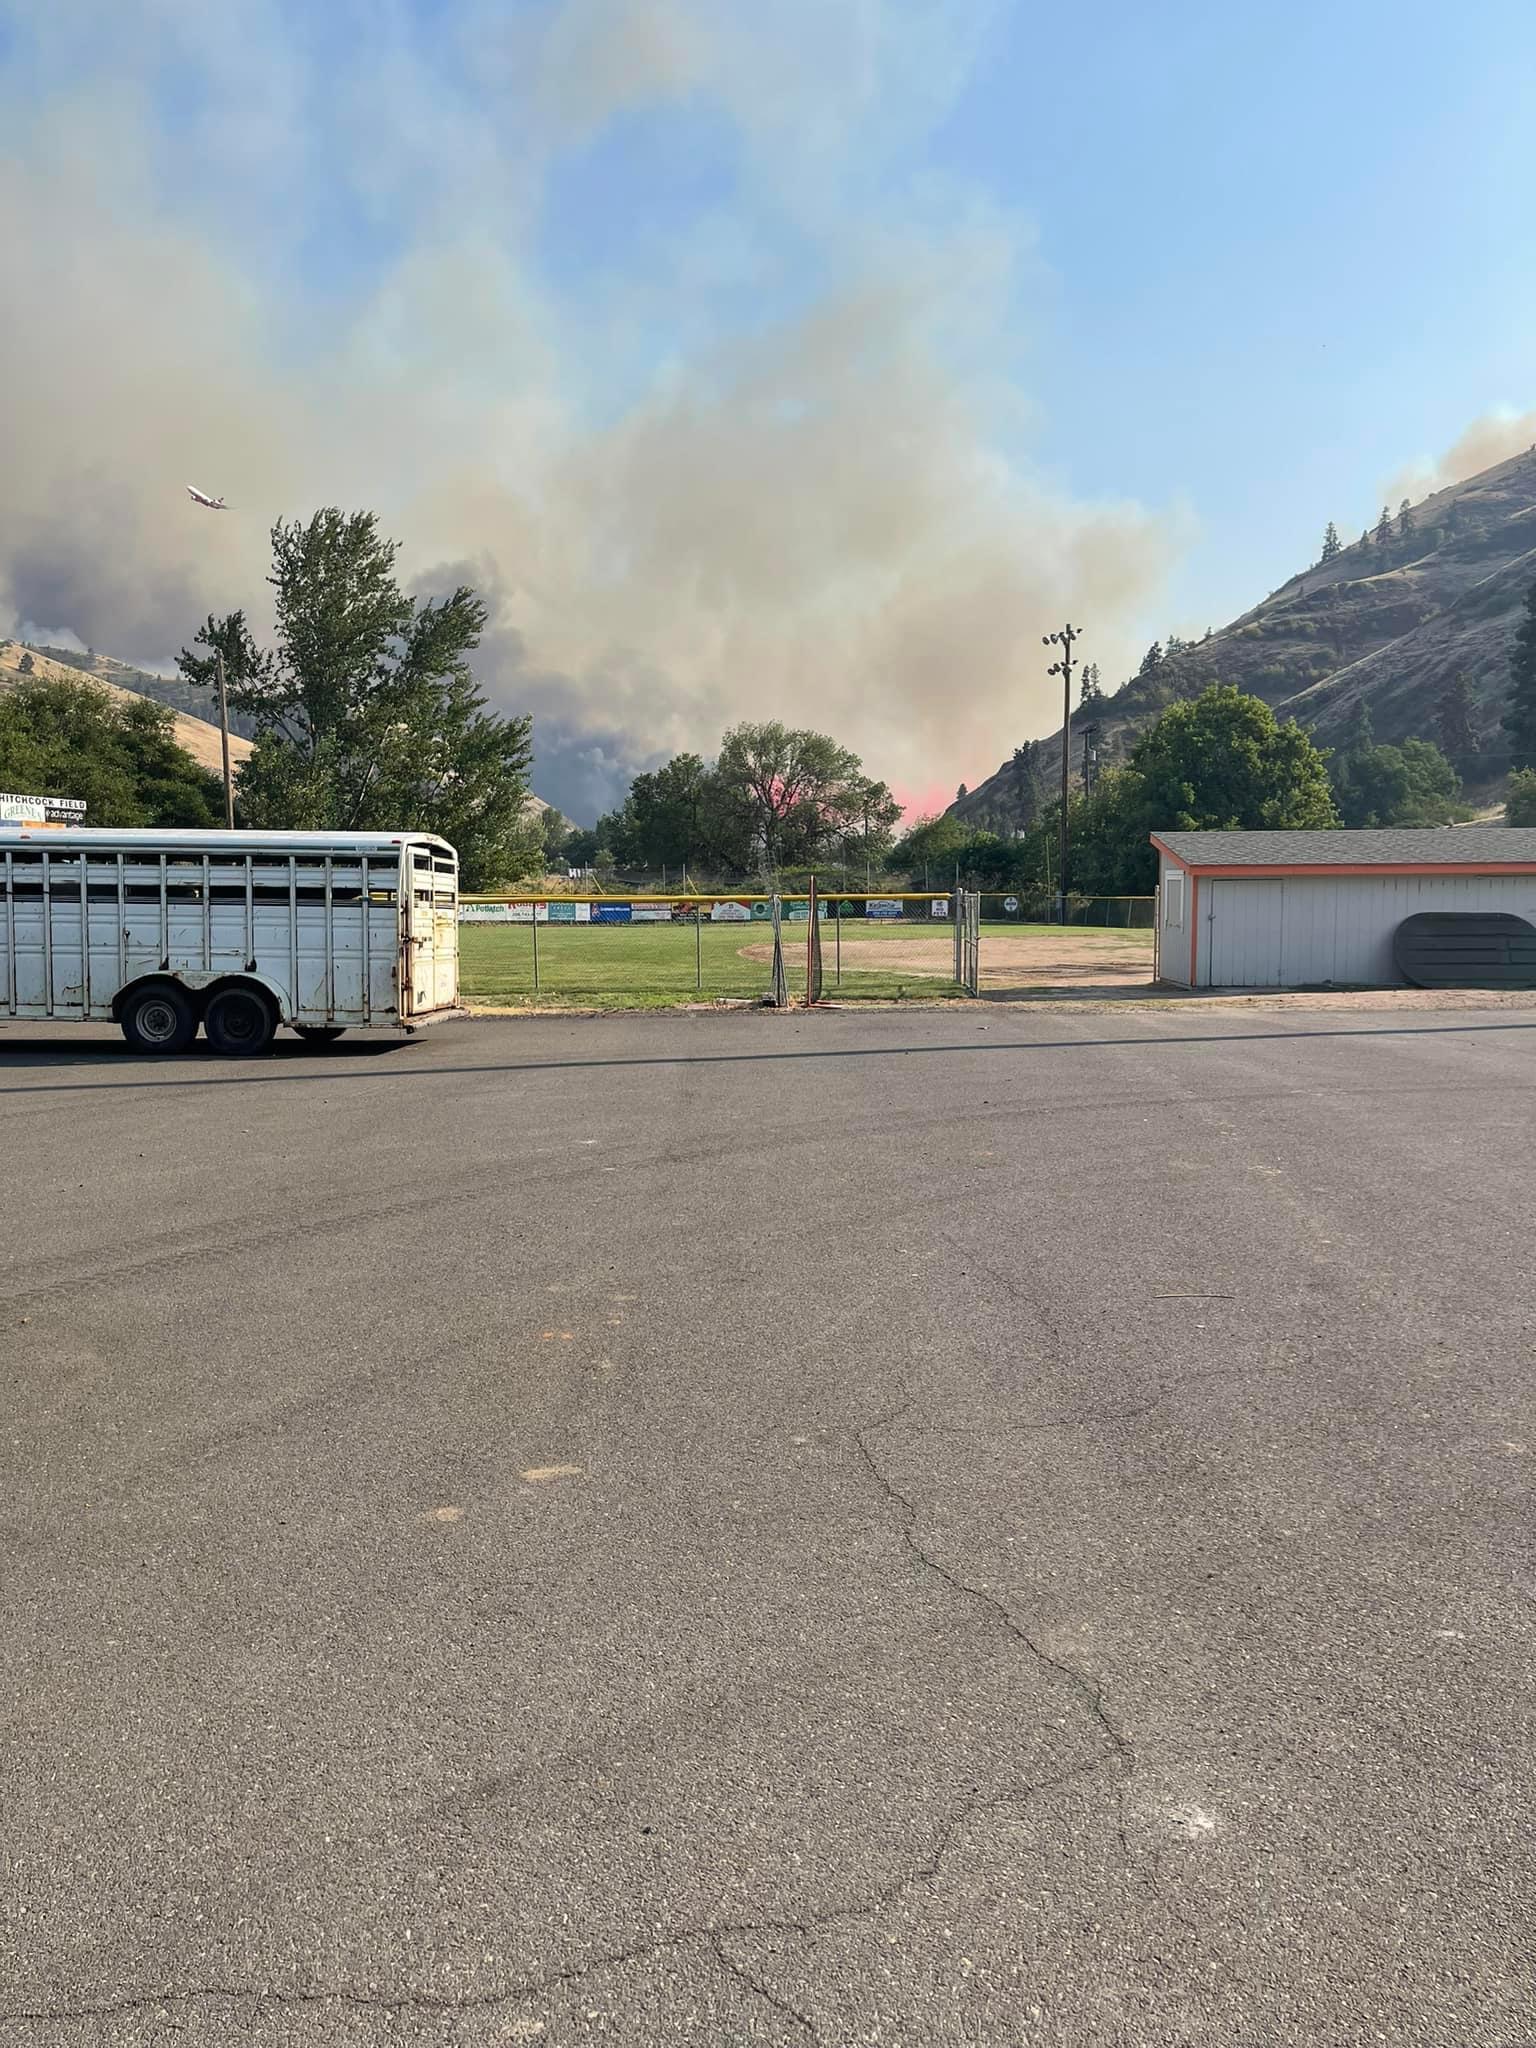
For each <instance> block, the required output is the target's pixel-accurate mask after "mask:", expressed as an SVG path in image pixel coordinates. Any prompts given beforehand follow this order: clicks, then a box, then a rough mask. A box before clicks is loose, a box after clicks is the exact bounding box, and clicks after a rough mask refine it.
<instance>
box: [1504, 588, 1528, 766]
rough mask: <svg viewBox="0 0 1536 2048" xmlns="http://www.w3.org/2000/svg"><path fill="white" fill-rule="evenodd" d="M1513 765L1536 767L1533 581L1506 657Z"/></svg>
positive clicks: (1506, 724)
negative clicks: (1507, 661) (1523, 615)
mask: <svg viewBox="0 0 1536 2048" xmlns="http://www.w3.org/2000/svg"><path fill="white" fill-rule="evenodd" d="M1503 725H1504V730H1505V732H1507V733H1508V734H1509V752H1510V758H1511V761H1512V763H1513V765H1514V766H1515V767H1516V768H1536V583H1533V584H1532V585H1531V587H1530V589H1529V591H1528V592H1527V593H1526V599H1525V617H1524V619H1523V620H1522V621H1521V624H1520V627H1519V630H1518V631H1517V632H1516V634H1515V644H1514V647H1513V648H1512V650H1511V652H1510V658H1509V709H1508V710H1507V711H1506V712H1505V713H1504V719H1503Z"/></svg>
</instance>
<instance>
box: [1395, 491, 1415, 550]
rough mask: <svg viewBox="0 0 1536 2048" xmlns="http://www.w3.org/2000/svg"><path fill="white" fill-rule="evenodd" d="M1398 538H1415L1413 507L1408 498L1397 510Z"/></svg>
mask: <svg viewBox="0 0 1536 2048" xmlns="http://www.w3.org/2000/svg"><path fill="white" fill-rule="evenodd" d="M1397 537H1398V539H1399V540H1411V539H1412V538H1413V507H1412V506H1411V505H1410V504H1409V502H1408V500H1407V499H1406V498H1404V500H1403V502H1402V503H1401V505H1399V506H1398V508H1397Z"/></svg>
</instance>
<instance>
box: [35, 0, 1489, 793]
mask: <svg viewBox="0 0 1536 2048" xmlns="http://www.w3.org/2000/svg"><path fill="white" fill-rule="evenodd" d="M985 12H986V10H985V6H984V4H983V0H862V4H860V5H857V6H849V7H844V8H827V7H826V6H825V5H824V0H780V4H778V5H776V6H775V7H774V8H771V9H746V8H743V9H733V8H720V7H719V6H717V5H712V4H709V0H644V4H642V0H543V4H540V5H537V6H534V7H531V8H525V9H519V10H511V11H510V17H511V23H512V25H511V26H508V25H507V23H508V15H509V11H508V10H505V9H503V8H498V7H495V6H493V5H491V4H490V0H484V4H483V5H482V4H479V0H463V4H461V5H459V6H458V7H456V8H450V9H448V10H447V11H446V13H445V14H444V13H443V11H442V10H439V14H441V15H442V22H441V23H440V24H439V26H438V28H437V30H435V31H434V34H433V37H432V39H431V41H430V44H429V43H428V42H427V41H426V40H425V39H424V37H423V31H422V29H421V28H420V26H419V25H418V26H413V25H412V19H413V16H414V10H401V11H399V12H393V11H390V10H377V9H374V8H368V9H361V8H357V9H354V7H353V6H351V5H349V4H338V5H337V6H336V7H335V8H334V9H329V8H328V9H326V10H323V11H322V14H321V15H317V16H316V20H317V21H319V20H321V19H322V16H323V20H324V22H325V24H326V35H328V36H332V37H334V38H335V41H336V47H335V48H334V49H332V48H331V47H330V46H329V44H328V42H327V41H326V36H325V35H321V34H320V33H319V32H318V31H317V34H316V37H315V38H314V39H308V38H303V39H301V38H297V37H295V36H294V35H293V34H292V30H291V24H292V22H293V20H294V17H293V15H292V12H291V10H288V9H286V8H283V7H281V6H279V4H278V0H238V4H235V0H232V4H231V5H230V6H229V7H227V8H208V7H206V6H205V5H204V4H203V0H139V4H137V5H136V4H132V0H130V4H125V5H123V6H120V7H117V8H114V9H112V10H110V11H108V12H107V13H106V14H104V13H103V11H102V10H101V9H99V8H97V7H95V6H88V5H85V4H84V0H55V4H54V5H53V6H52V7H50V8H49V9H45V10H36V9H34V10H28V13H27V16H26V18H25V19H24V20H19V21H18V25H17V27H16V30H15V34H16V37H17V39H18V40H17V45H16V53H15V60H16V63H17V64H18V66H19V68H20V71H21V74H22V84H23V90H21V91H19V92H18V94H17V95H16V97H15V99H14V101H13V106H12V113H11V114H10V115H9V116H8V119H7V123H6V126H5V131H4V133H3V135H0V234H3V236H4V246H5V248H6V250H7V252H8V254H9V257H10V262H9V264H8V276H9V279H10V286H9V290H8V303H7V308H6V315H5V318H6V329H7V342H8V363H7V374H6V376H5V378H4V379H3V380H0V445H3V446H4V449H5V475H4V488H3V490H0V628H3V627H4V626H5V623H6V619H5V616H4V615H5V614H7V613H8V614H9V618H10V620H11V621H12V622H13V624H19V623H22V622H27V623H30V624H31V625H32V626H34V627H37V628H51V629H54V630H57V631H67V632H69V633H72V634H74V635H76V636H78V638H79V639H80V640H81V641H82V642H88V643H89V644H91V645H94V646H96V647H98V648H101V649H103V650H106V651H109V652H111V653H113V654H116V655H119V656H121V657H123V658H125V659H127V660H132V661H137V662H141V663H143V664H145V665H150V666H155V665H162V664H164V663H166V662H168V661H169V660H170V659H171V658H172V657H173V655H174V653H175V651H176V649H177V648H178V647H179V646H180V645H181V644H183V642H185V641H187V640H188V639H189V638H190V637H191V635H192V633H193V632H194V631H195V629H196V627H197V625H198V623H199V621H200V620H201V618H202V616H203V615H204V614H205V613H206V612H208V611H210V610H212V611H222V610H225V609H229V608H232V607H234V606H236V605H241V606H244V607H245V608H246V610H247V611H248V612H249V613H250V614H251V615H252V616H253V617H254V618H255V619H256V620H257V621H258V622H261V621H262V620H263V616H264V612H265V599H266V595H267V592H266V586H265V583H264V580H263V579H264V577H265V574H266V569H267V557H268V541H267V535H268V529H269V527H270V525H271V523H272V521H273V520H274V519H275V518H278V517H280V516H292V515H303V514H307V513H308V512H309V511H310V510H312V509H313V508H314V507H315V506H317V505H321V504H328V503H335V504H339V505H341V506H342V507H344V508H346V509H354V508H358V507H368V508H371V509H373V510H375V511H376V512H377V513H378V514H379V516H380V519H381V522H382V524H383V526H384V528H385V530H386V531H388V532H390V533H392V534H395V535H397V536H398V537H399V538H400V540H401V541H402V543H403V555H402V572H403V575H404V577H405V580H406V581H407V582H408V584H410V585H411V586H413V587H416V588H421V589H425V588H427V587H429V586H435V585H438V584H440V583H441V582H442V581H443V580H444V579H445V578H451V577H453V576H455V575H464V576H467V578H468V580H471V581H473V582H474V583H475V584H476V585H477V587H479V588H481V589H482V590H483V591H484V592H485V593H486V595H487V598H488V600H489V602H490V603H491V605H492V609H493V622H492V629H491V631H490V633H489V634H488V636H487V639H486V643H485V646H484V648H483V649H482V656H481V659H480V661H479V664H478V667H479V673H480V675H481V678H482V681H483V683H484V685H485V687H486V688H487V690H488V692H489V693H490V695H491V696H492V698H493V699H494V701H495V702H496V703H497V704H498V705H499V706H501V707H502V708H505V709H509V710H510V709H518V710H527V711H531V712H532V713H533V714H534V718H535V746H536V755H537V760H536V770H535V783H536V787H537V788H538V789H539V791H540V793H541V794H543V795H545V796H547V797H549V798H550V799H551V800H552V801H555V802H558V803H559V804H560V805H561V807H562V808H564V809H566V810H567V811H569V812H572V813H574V814H576V815H579V816H585V817H590V816H591V815H592V814H593V813H594V811H595V810H596V809H597V808H598V807H599V806H600V805H601V804H604V803H608V802H611V801H613V799H614V797H615V796H616V795H617V794H618V793H619V791H620V790H621V788H622V785H623V782H624V779H625V778H626V776H627V775H628V774H629V773H631V772H633V770H634V769H635V768H636V767H639V766H643V765H645V764H647V763H649V762H652V761H654V760H656V759H658V758H659V757H661V756H663V755H665V754H667V753H670V752H671V751H673V750H675V749H676V748H679V747H685V746H687V747H693V748H695V749H698V750H699V751H703V752H708V751H710V750H711V749H712V748H713V746H714V744H715V743H716V742H717V740H718V738H719V735H720V733H721V731H722V729H723V728H724V727H725V726H727V725H729V724H731V723H733V722H735V721H737V720H740V719H745V718H768V717H776V718H782V719H785V720H786V721H789V722H793V723H813V724H815V725H817V726H818V727H820V728H822V729H825V730H828V731H830V732H833V733H835V734H836V735H837V736H838V738H840V739H841V740H843V741H845V742H846V743H848V744H850V745H852V746H854V747H856V748H857V749H858V750H859V751H860V752H861V753H862V755H863V756H864V759H865V762H866V765H867V766H868V768H869V769H870V770H871V772H873V773H875V774H879V775H883V776H885V777H887V778H888V779H889V780H890V781H891V782H892V783H893V784H894V785H895V786H896V788H897V789H898V790H899V791H900V792H902V793H903V794H904V795H907V796H908V797H909V798H912V799H914V800H916V799H918V798H920V797H921V798H930V799H932V798H947V797H948V796H950V795H952V794H953V790H954V786H955V784H956V783H957V782H958V781H959V780H960V779H961V778H962V777H963V778H965V779H967V780H971V781H975V780H977V779H979V778H980V776H981V775H983V774H985V773H987V772H989V770H990V769H991V768H992V767H993V766H994V765H995V763H996V761H997V759H998V758H999V757H1000V756H1001V755H1002V754H1004V753H1005V752H1007V751H1008V750H1009V749H1010V748H1011V747H1012V746H1013V745H1015V744H1016V743H1017V742H1018V741H1020V740H1022V739H1023V738H1025V737H1027V736H1029V735H1030V734H1032V733H1036V732H1040V731H1043V730H1046V729H1048V727H1049V726H1050V724H1051V723H1052V722H1053V706H1052V701H1051V693H1050V685H1049V683H1048V681H1047V679H1046V677H1045V676H1044V674H1043V672H1042V667H1043V665H1042V661H1041V656H1040V636H1041V634H1042V633H1043V632H1045V631H1047V630H1049V629H1050V628H1051V627H1053V626H1055V625H1057V624H1059V623H1060V622H1061V620H1062V619H1063V618H1065V617H1069V616H1070V617H1072V618H1073V619H1078V618H1083V619H1087V620H1091V622H1092V627H1093V635H1094V637H1093V648H1094V653H1095V656H1096V658H1098V659H1099V660H1100V661H1101V662H1102V663H1103V664H1104V666H1105V668H1106V672H1108V673H1110V674H1113V673H1115V672H1116V668H1117V664H1118V663H1121V662H1123V661H1124V660H1125V659H1127V658H1128V657H1129V656H1130V655H1131V652H1132V644H1133V642H1134V641H1135V638H1136V634H1135V631H1134V625H1135V622H1136V620H1137V617H1138V615H1139V614H1141V613H1143V612H1144V611H1145V610H1146V609H1147V608H1148V606H1149V603H1150V601H1151V600H1152V599H1153V598H1154V597H1155V595H1156V593H1157V591H1158V589H1159V587H1160V585H1161V583H1162V580H1163V577H1164V575H1165V572H1166V569H1167V566H1168V562H1169V557H1170V550H1171V541H1170V537H1169V529H1168V526H1167V524H1166V522H1164V521H1162V520H1160V519H1159V518H1156V517H1154V516H1153V515H1152V514H1150V513H1149V512H1147V511H1146V510H1144V509H1142V508H1140V507H1138V506H1135V505H1131V504H1115V503H1103V504H1089V503H1080V502H1076V501H1074V500H1073V499H1071V498H1070V497H1069V496H1067V495H1066V494H1064V493H1063V492H1062V491H1061V490H1060V489H1057V488H1054V487H1052V486H1051V485H1050V484H1049V483H1048V482H1047V481H1045V480H1042V479H1041V478H1039V477H1037V476H1035V475H1034V474H1032V472H1031V470H1030V467H1029V465H1028V462H1027V460H1026V458H1025V457H1024V455H1023V454H1022V453H1021V452H1020V451H1021V449H1022V447H1023V446H1024V444H1025V435H1026V431H1027V407H1026V404H1025V401H1024V398H1023V396H1022V394H1021V393H1020V392H1019V390H1018V389H1017V387H1016V385H1015V384H1014V382H1013V381H1012V379H1011V376H1010V366H1011V364H1012V363H1013V362H1014V361H1015V360H1016V358H1017V353H1018V343H1019V333H1018V324H1019V320H1020V317H1021V309H1022V308H1023V307H1025V306H1027V304H1028V302H1029V297H1030V293H1031V289H1032V286H1033V283H1034V275H1033V272H1032V268H1031V266H1032V263H1033V258H1032V256H1031V254H1030V238H1029V235H1028V233H1027V230H1026V228H1025V226H1024V224H1022V223H1020V222H1018V221H1017V220H1015V219H1012V218H1009V217H1007V216H1004V215H1001V214H999V213H997V212H996V211H995V210H992V209H990V208H989V207H988V205H986V204H985V203H984V202H983V201H982V200H981V199H980V198H979V197H978V196H977V195H976V194H975V193H973V192H969V191H965V190H956V189H953V188H948V187H946V188H944V189H939V188H937V187H935V186H933V185H931V184H929V183H926V182H925V181H924V180H923V179H922V178H921V177H919V176H918V175H916V173H915V171H914V168H913V166H914V164H915V162H916V158H917V154H918V145H919V144H920V143H921V140H922V138H923V136H924V135H925V134H926V133H927V132H928V131H929V129H930V128H931V125H932V124H933V123H934V122H935V121H936V120H938V119H940V118H941V117H942V115H943V113H944V111H945V108H946V106H947V105H948V104H949V103H950V101H951V100H952V98H953V95H954V93H955V91H956V90H957V89H958V87H959V85H960V83H961V82H962V80H963V78H964V76H965V74H966V71H967V69H968V67H969V65H970V64H971V63H972V62H973V61H974V59H975V52H976V48H977V38H978V37H979V36H980V35H981V33H982V32H983V29H984V26H985ZM359 53H361V54H359ZM337 79H339V80H340V81H341V82H340V84H339V85H338V84H337V83H336V82H335V81H336V80H337ZM168 82H169V83H168ZM168 92H169V93H170V95H171V102H172V103H171V105H170V106H169V107H167V105H166V103H165V102H166V95H167V93H168ZM635 124H642V125H643V124H650V132H652V133H660V134H668V135H675V136H676V137H677V138H678V139H677V143H676V146H677V148H678V149H679V150H680V151H683V152H685V153H686V151H687V150H689V149H695V148H696V149H697V150H698V151H699V152H703V153H704V156H705V158H706V159H707V160H708V161H709V162H710V163H712V164H713V165H714V167H715V168H714V171H713V173H712V177H711V180H710V181H709V189H708V190H706V191H704V192H702V193H701V194H699V195H696V196H695V198H694V199H693V200H692V201H691V202H690V204H689V206H688V207H687V208H683V209H677V210H675V211H674V212H673V213H671V214H668V215H665V216H662V215H660V214H657V215H655V216H653V217H647V216H646V215H645V214H644V213H643V212H642V211H637V212H636V214H635V216H634V218H633V219H631V220H628V221H625V222H622V223H616V222H614V221H612V220H609V219H606V218H602V219H597V220H595V221H594V220H592V219H590V218H587V219H586V220H585V221H584V223H583V231H584V232H585V233H587V234H588V235H589V236H590V237H592V238H593V241H594V246H597V245H598V244H600V245H601V248H602V249H603V250H604V251H606V252H607V253H606V254H605V255H603V256H602V258H601V260H599V258H598V257H596V256H594V257H592V259H591V260H590V261H587V260H585V259H584V260H582V261H581V262H579V263H573V264H571V265H570V266H567V267H565V268H562V264H561V261H560V252H559V251H558V250H553V251H552V249H551V224H552V222H554V221H556V220H568V218H569V217H570V216H571V212H572V207H573V204H574V202H572V201H571V200H570V198H569V194H568V191H567V187H568V185H569V181H570V180H571V178H572V177H574V176H575V174H576V172H577V171H578V170H579V169H580V168H581V167H582V166H583V165H584V164H586V163H588V162H589V161H590V158H591V153H592V152H593V151H594V150H598V149H602V148H614V149H617V148H619V147H621V145H622V143H623V139H624V136H625V135H626V134H627V133H629V132H630V130H631V129H632V128H633V127H634V126H635ZM610 189H612V188H610ZM573 273H574V274H573ZM1522 431H1528V430H1527V429H1522ZM187 483H193V484H197V485H198V486H200V487H201V488H203V489H205V490H208V491H211V492H216V493H223V494H225V495H226V496H227V497H228V499H229V502H230V505H231V508H232V509H231V510H230V512H228V513H226V514H209V513H204V512H201V511H199V510H197V509H196V508H194V507H192V506H191V505H190V504H189V503H188V502H187V500H186V499H185V497H184V495H183V491H182V486H183V485H184V484H187Z"/></svg>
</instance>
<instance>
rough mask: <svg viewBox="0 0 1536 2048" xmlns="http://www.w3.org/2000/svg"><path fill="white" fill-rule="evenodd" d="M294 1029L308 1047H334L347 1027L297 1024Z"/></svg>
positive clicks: (341, 1025)
mask: <svg viewBox="0 0 1536 2048" xmlns="http://www.w3.org/2000/svg"><path fill="white" fill-rule="evenodd" d="M293 1028H294V1030H295V1031H297V1033H298V1034H299V1036H300V1038H302V1039H303V1041H304V1043H305V1044H306V1045H334V1044H335V1043H336V1041H337V1039H338V1038H340V1037H341V1035H342V1033H343V1032H344V1031H345V1030H346V1028H347V1027H346V1025H345V1024H295V1025H294V1027H293Z"/></svg>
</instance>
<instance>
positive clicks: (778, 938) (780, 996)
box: [769, 894, 789, 1010]
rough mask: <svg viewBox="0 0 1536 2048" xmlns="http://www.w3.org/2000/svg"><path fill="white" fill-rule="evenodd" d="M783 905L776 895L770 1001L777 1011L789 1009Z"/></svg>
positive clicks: (774, 900) (774, 902)
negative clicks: (785, 969)
mask: <svg viewBox="0 0 1536 2048" xmlns="http://www.w3.org/2000/svg"><path fill="white" fill-rule="evenodd" d="M782 917H783V905H782V903H781V901H780V898H779V897H778V895H777V894H775V896H774V898H773V993H772V995H771V997H770V998H769V1000H770V1001H771V1002H772V1004H773V1007H774V1008H775V1009H776V1010H787V1009H788V1008H789V982H788V980H787V978H786V976H785V973H784V926H783V922H782Z"/></svg>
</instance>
